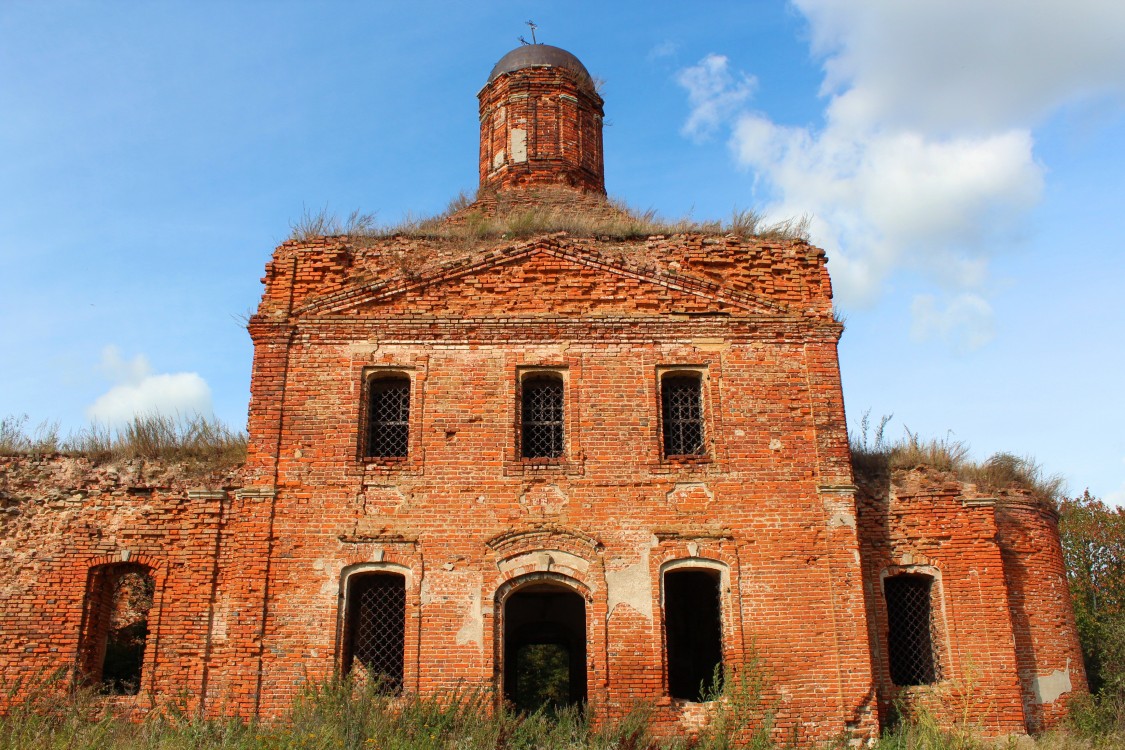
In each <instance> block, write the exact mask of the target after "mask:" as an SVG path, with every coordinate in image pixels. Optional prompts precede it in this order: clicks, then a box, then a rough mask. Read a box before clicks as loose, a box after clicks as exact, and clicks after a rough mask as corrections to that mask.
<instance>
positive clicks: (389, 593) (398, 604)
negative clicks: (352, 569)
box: [342, 573, 406, 693]
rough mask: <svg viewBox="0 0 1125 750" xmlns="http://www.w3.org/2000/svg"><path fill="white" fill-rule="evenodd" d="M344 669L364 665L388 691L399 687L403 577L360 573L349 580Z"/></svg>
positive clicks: (403, 627) (403, 641) (402, 648)
mask: <svg viewBox="0 0 1125 750" xmlns="http://www.w3.org/2000/svg"><path fill="white" fill-rule="evenodd" d="M345 612H346V629H345V632H344V652H343V657H344V658H343V665H342V666H343V670H344V672H345V673H348V672H351V671H352V670H354V669H363V670H365V671H366V673H367V675H366V676H367V677H369V678H370V679H372V680H375V681H377V682H378V684H379V685H380V686H381V687H382V688H384V689H385V690H387V691H388V692H393V693H397V692H399V691H400V690H401V689H402V673H403V664H404V659H403V656H404V653H405V645H406V579H405V578H404V577H403V576H401V575H398V574H395V573H360V574H356V575H354V576H352V577H351V578H350V579H349V580H348V598H347V602H346V605H345Z"/></svg>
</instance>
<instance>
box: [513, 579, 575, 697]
mask: <svg viewBox="0 0 1125 750" xmlns="http://www.w3.org/2000/svg"><path fill="white" fill-rule="evenodd" d="M504 697H505V698H506V699H507V700H508V701H509V702H510V703H511V704H512V705H513V706H515V707H516V709H518V710H520V711H537V710H540V709H542V710H546V711H552V710H556V709H559V708H562V707H564V706H572V705H581V704H583V703H584V702H585V701H586V601H585V600H584V599H583V598H582V596H581V595H580V594H578V593H577V592H575V591H573V590H571V589H569V588H566V587H565V586H562V585H561V584H555V583H533V584H531V585H528V586H524V587H523V588H521V589H519V590H518V591H516V592H514V593H513V594H512V595H511V596H509V597H508V599H507V600H506V601H505V602H504Z"/></svg>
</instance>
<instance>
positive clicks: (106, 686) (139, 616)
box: [79, 563, 156, 695]
mask: <svg viewBox="0 0 1125 750" xmlns="http://www.w3.org/2000/svg"><path fill="white" fill-rule="evenodd" d="M155 594H156V582H155V580H154V579H153V577H152V571H151V570H150V569H149V568H148V567H146V566H144V565H139V564H136V563H112V564H109V565H100V566H98V567H96V568H93V569H91V570H90V578H89V581H88V583H87V593H86V623H85V631H84V633H83V638H82V647H81V652H80V657H79V658H80V663H79V669H80V671H81V673H82V677H83V679H84V680H85V681H86V682H87V683H90V684H100V686H101V689H102V690H103V691H104V692H105V693H107V694H109V695H136V694H137V693H138V692H139V691H140V688H141V677H142V671H143V667H144V661H145V646H146V643H147V640H148V616H149V611H150V610H151V609H152V603H153V598H154V596H155Z"/></svg>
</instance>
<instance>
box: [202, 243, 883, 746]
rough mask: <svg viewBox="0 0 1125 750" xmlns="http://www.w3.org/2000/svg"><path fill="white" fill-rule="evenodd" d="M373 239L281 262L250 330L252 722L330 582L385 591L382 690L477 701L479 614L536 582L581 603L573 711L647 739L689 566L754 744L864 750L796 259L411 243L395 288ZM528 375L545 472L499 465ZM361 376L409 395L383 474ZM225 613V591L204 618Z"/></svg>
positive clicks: (241, 605) (853, 568) (482, 651)
mask: <svg viewBox="0 0 1125 750" xmlns="http://www.w3.org/2000/svg"><path fill="white" fill-rule="evenodd" d="M401 242H402V240H399V239H391V240H388V241H387V242H386V243H382V244H380V243H376V245H375V246H373V247H368V248H363V249H359V248H345V247H344V246H343V245H342V243H339V242H337V243H336V244H332V243H331V242H329V243H324V244H320V243H318V244H314V245H310V246H304V247H302V246H295V245H287V246H283V247H282V248H280V249H279V252H278V254H277V256H276V258H275V260H274V262H273V263H272V264H271V268H270V270H269V272H268V273H267V278H268V279H269V280H270V282H269V284H268V285H267V289H266V293H265V296H264V298H263V305H262V308H261V309H260V311H259V315H258V317H257V318H256V319H255V321H254V322H253V323H252V325H251V331H252V333H253V335H254V336H255V338H256V341H257V342H259V343H258V352H259V356H258V357H257V358H256V360H255V376H254V377H255V380H254V383H255V385H254V389H255V394H254V399H255V401H254V403H255V404H261V405H263V406H265V405H266V404H269V406H270V407H271V409H272V411H271V416H270V417H269V418H267V417H266V416H265V413H264V410H263V409H259V408H256V407H253V406H252V412H253V416H252V425H257V428H256V429H255V428H254V427H252V434H251V437H252V443H253V447H252V450H251V456H252V458H251V464H250V467H249V468H250V470H251V471H252V472H255V473H256V476H257V477H258V478H259V480H258V481H259V482H260V483H261V484H263V485H266V484H269V483H270V481H271V479H270V477H271V476H272V475H273V472H274V471H276V476H277V497H276V507H275V508H274V511H273V515H272V519H273V521H272V531H270V532H269V538H272V539H273V540H274V541H273V550H272V552H269V553H267V552H266V547H268V545H266V544H265V543H264V542H263V541H258V542H256V543H255V544H256V545H257V546H256V547H253V550H254V551H253V552H249V551H248V550H249V549H251V547H250V545H248V544H246V543H244V544H242V545H240V547H241V550H242V554H244V555H250V556H255V557H258V558H259V564H261V559H260V558H261V556H263V555H266V556H268V559H269V562H268V564H269V591H270V594H269V602H268V607H267V614H266V621H265V644H266V648H265V649H264V650H263V654H262V659H263V672H264V674H265V675H266V677H265V684H266V685H268V690H265V691H263V692H262V695H261V709H262V711H263V712H265V713H267V714H272V713H276V712H277V711H280V710H282V709H283V708H284V707H285V705H286V704H287V702H288V700H289V699H290V697H291V696H292V695H293V694H294V692H295V691H296V690H298V689H299V687H300V685H301V684H302V682H303V681H304V680H306V679H317V678H321V677H323V676H326V675H328V674H330V673H331V671H332V669H333V668H334V667H335V664H336V660H337V658H338V655H339V642H338V641H339V633H340V630H339V628H340V606H339V594H340V590H341V589H340V587H341V579H342V577H343V576H344V575H345V574H346V571H348V570H352V569H356V566H363V565H367V566H369V567H373V568H376V569H378V568H379V567H384V568H386V567H388V566H390V568H391V569H394V570H399V571H405V572H407V573H408V575H407V607H408V630H407V644H408V645H407V650H408V652H409V655H410V658H408V661H407V665H406V684H407V686H410V687H417V688H419V689H421V690H424V691H431V690H436V689H441V688H449V687H454V686H456V685H457V684H459V683H460V682H462V681H469V682H472V683H478V684H485V685H491V684H495V683H494V680H495V679H496V677H497V674H498V673H497V671H496V670H497V668H498V667H497V657H498V655H499V653H500V651H499V649H500V648H501V644H500V642H501V638H500V637H499V630H498V628H499V623H500V621H501V619H502V618H501V616H500V615H501V613H502V608H501V606H500V604H499V603H498V599H497V597H502V596H503V592H505V591H507V590H508V589H509V588H510V587H511V586H512V585H513V583H518V582H519V581H520V580H522V578H521V577H522V576H529V575H530V576H534V575H540V574H548V575H553V576H560V577H561V578H560V580H567V581H570V582H571V583H572V585H573V586H575V587H576V588H577V589H578V590H579V591H581V592H582V593H583V594H584V595H585V596H586V597H587V621H588V623H589V630H588V637H589V646H588V664H589V674H588V689H589V695H590V700H591V702H593V703H594V704H595V705H600V706H602V707H604V710H611V711H612V710H614V709H613V707H614V706H628V705H630V704H631V703H633V702H634V701H636V700H649V701H653V702H655V703H657V704H660V705H662V706H663V708H662V709H661V714H660V717H661V719H660V720H661V721H665V722H666V721H673V722H674V721H676V720H677V719H676V717H678V716H680V715H681V714H682V713H683V712H684V711H685V710H687V711H688V714H689V715H690V714H692V712H694V711H695V709H694V708H692V707H691V706H688V705H685V704H683V703H682V702H679V701H669V700H668V699H667V698H665V697H664V696H665V695H666V685H665V677H664V675H665V672H664V666H663V661H662V660H663V626H662V620H661V599H660V589H661V578H660V575H661V573H660V571H661V569H662V568H661V566H662V565H665V564H667V563H670V562H675V561H677V560H683V559H693V558H695V559H699V560H702V561H709V562H705V563H703V564H707V565H717V566H719V567H721V568H722V569H723V571H724V576H725V579H724V580H726V581H727V582H728V587H727V590H725V591H724V594H723V596H724V601H723V613H724V618H723V633H724V650H725V659H726V661H727V663H728V664H731V665H733V666H737V665H738V664H740V663H742V662H744V661H745V660H746V659H747V658H748V655H749V654H752V653H754V654H757V655H758V656H759V657H760V658H761V664H762V669H763V670H764V671H765V672H766V673H767V675H768V684H769V685H770V691H771V693H770V696H769V700H770V703H771V705H772V703H773V702H776V703H777V705H778V727H779V730H778V731H779V732H783V733H786V734H787V735H788V734H790V733H792V732H797V733H798V734H800V735H801V736H803V737H807V738H810V739H812V738H819V739H825V738H828V737H832V736H835V735H836V734H838V733H839V732H840V731H843V730H845V729H848V728H851V729H854V730H855V731H857V732H858V733H860V734H863V733H867V732H869V731H870V730H871V727H872V726H873V722H874V714H873V707H872V705H871V702H870V692H871V691H870V684H871V678H870V667H869V663H870V656H869V650H868V645H867V640H866V630H865V629H864V627H863V624H862V623H863V606H864V605H863V595H862V588H861V577H860V569H859V565H858V562H857V560H856V558H855V555H854V550H855V548H856V544H857V541H856V536H855V533H856V526H855V520H854V519H855V512H854V503H853V501H852V499H851V495H850V492H849V490H848V489H847V488H848V487H850V483H851V473H850V464H849V462H848V454H847V448H846V445H847V439H846V432H845V430H844V421H843V405H842V401H841V397H840V386H839V373H838V369H837V364H836V355H835V340H836V337H837V335H838V333H839V326H838V325H837V324H836V323H835V322H834V321H833V320H832V318H831V301H830V298H829V297H828V290H829V287H828V283H827V276H826V274H825V272H824V263H823V254H822V253H821V252H820V251H818V250H815V249H813V248H809V247H808V246H807V245H805V244H804V243H800V242H796V243H764V242H758V241H744V240H738V239H735V238H708V237H700V236H691V237H675V238H666V239H653V240H651V241H647V242H644V241H638V242H632V243H596V242H593V241H587V240H569V239H566V238H552V239H539V240H534V241H529V242H526V243H517V244H516V245H513V246H509V247H494V248H487V247H486V248H483V249H482V250H481V251H479V252H476V253H472V252H469V253H465V252H461V253H460V254H457V253H456V252H455V251H453V250H451V249H449V248H446V247H444V246H442V245H440V244H439V243H434V242H430V243H426V242H416V243H415V248H414V249H415V252H416V255H417V257H416V259H415V261H414V265H413V266H412V269H411V271H410V272H409V273H407V272H404V271H401V270H400V269H395V268H394V266H393V260H392V259H393V258H394V253H395V252H396V250H397V247H398V245H399V243H401ZM343 269H348V270H347V271H346V272H347V273H350V274H351V276H350V277H349V276H346V275H343V274H344V273H345V270H343ZM361 269H372V272H371V273H370V274H367V273H364V272H363V271H362V270H361ZM376 271H378V272H382V273H384V274H385V276H384V277H380V276H378V275H376V273H375V272H376ZM388 277H389V278H388ZM349 278H350V279H351V283H349ZM290 310H292V311H293V312H291V313H290V312H289V311H290ZM289 337H291V338H289ZM285 340H290V341H291V343H290V344H289V348H288V351H287V352H286V353H285V356H284V357H283V356H281V353H282V351H283V349H282V347H283V346H284V344H283V343H281V342H284V341H285ZM677 366H680V367H691V368H695V369H697V370H699V371H702V372H703V373H704V401H705V404H706V430H707V434H708V455H707V457H706V458H705V459H702V460H694V461H687V462H684V461H667V460H664V459H663V458H662V454H661V450H660V444H659V409H660V407H659V386H658V377H659V373H660V372H661V371H662V368H668V367H677ZM529 367H532V368H542V367H547V368H553V369H556V370H558V371H560V372H561V373H563V377H564V379H565V383H566V385H565V403H566V435H567V449H566V452H565V455H564V456H563V458H562V459H561V460H560V461H559V462H558V463H557V464H554V465H545V466H544V465H529V464H527V463H526V462H524V461H522V460H521V459H520V458H519V451H518V444H517V435H518V431H517V428H516V423H517V413H518V412H517V407H516V403H517V399H518V379H519V374H520V372H521V371H523V369H525V368H529ZM378 368H393V369H394V370H396V371H400V372H403V373H406V374H408V375H409V376H410V377H411V379H412V403H411V412H412V416H411V442H410V456H409V458H408V459H406V460H405V461H378V460H372V461H364V460H360V458H359V456H360V452H361V432H362V431H361V427H360V419H361V412H362V400H363V393H364V388H363V383H364V376H365V373H366V372H369V371H371V370H372V369H378ZM259 383H261V384H262V387H263V391H264V394H265V395H260V394H259V393H258V384H259ZM277 394H284V398H283V399H278V398H277ZM279 425H280V431H279ZM279 437H280V441H279ZM274 455H277V456H278V459H277V462H276V469H275V468H274V466H273V464H272V459H273V456H274ZM261 511H262V512H264V511H265V508H264V507H263V508H262V509H261ZM257 518H258V522H259V523H263V524H264V523H265V522H266V521H265V518H264V517H263V516H261V515H258V516H257ZM545 560H546V561H545ZM253 597H254V594H253V593H252V592H250V591H249V590H246V589H245V586H244V587H243V589H242V593H241V594H240V595H239V596H238V597H233V598H232V599H231V600H230V601H229V602H227V606H228V607H230V608H237V609H240V610H243V609H245V610H250V609H252V603H253ZM795 611H800V612H802V613H803V615H802V617H800V618H794V617H793V613H794V612H795ZM258 626H259V627H260V623H259V624H258ZM249 635H250V634H249V633H248V634H247V637H249ZM228 640H230V636H228ZM216 653H217V654H218V652H216ZM669 726H672V725H669Z"/></svg>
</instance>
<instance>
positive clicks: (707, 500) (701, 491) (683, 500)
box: [666, 482, 715, 513]
mask: <svg viewBox="0 0 1125 750" xmlns="http://www.w3.org/2000/svg"><path fill="white" fill-rule="evenodd" d="M666 497H667V499H668V503H669V504H670V505H672V506H673V507H674V508H675V509H676V510H678V511H680V512H681V513H693V512H697V511H701V510H705V509H706V508H707V506H708V505H710V504H711V501H712V500H714V499H715V493H713V492H712V491H711V489H710V488H709V487H708V486H707V485H706V484H704V483H703V482H677V483H676V486H675V487H673V488H672V489H671V491H669V492H668V494H667V496H666Z"/></svg>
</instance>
